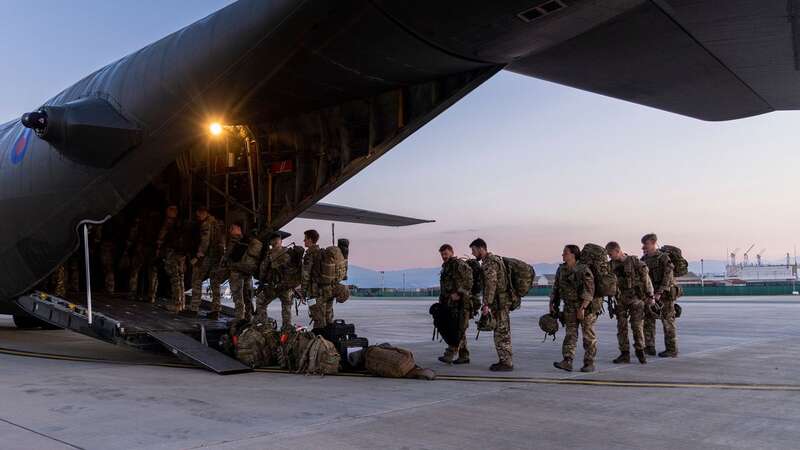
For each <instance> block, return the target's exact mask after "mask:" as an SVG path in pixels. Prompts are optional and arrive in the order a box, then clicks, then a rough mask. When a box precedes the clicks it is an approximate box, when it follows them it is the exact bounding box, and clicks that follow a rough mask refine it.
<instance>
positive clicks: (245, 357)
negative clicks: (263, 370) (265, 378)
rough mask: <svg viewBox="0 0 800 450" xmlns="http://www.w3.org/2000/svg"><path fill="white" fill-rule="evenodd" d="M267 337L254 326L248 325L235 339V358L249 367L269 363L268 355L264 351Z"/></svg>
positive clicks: (263, 365)
mask: <svg viewBox="0 0 800 450" xmlns="http://www.w3.org/2000/svg"><path fill="white" fill-rule="evenodd" d="M266 349H267V338H266V336H264V333H261V331H260V330H258V329H257V328H256V327H248V328H245V329H244V331H242V332H241V333H240V334H239V336H238V337H237V340H236V359H238V360H239V361H241V363H242V364H244V365H246V366H250V367H265V366H267V365H269V359H270V355H269V354H268V353H267V351H266Z"/></svg>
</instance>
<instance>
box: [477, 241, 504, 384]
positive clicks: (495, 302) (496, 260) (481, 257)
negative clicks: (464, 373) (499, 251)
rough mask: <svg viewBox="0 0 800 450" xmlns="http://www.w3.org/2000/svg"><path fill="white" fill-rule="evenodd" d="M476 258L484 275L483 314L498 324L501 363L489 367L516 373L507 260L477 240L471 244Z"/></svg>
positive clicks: (495, 340)
mask: <svg viewBox="0 0 800 450" xmlns="http://www.w3.org/2000/svg"><path fill="white" fill-rule="evenodd" d="M469 247H470V250H472V256H474V257H475V258H476V259H477V260H478V261H480V262H481V271H482V272H483V302H482V306H481V313H482V314H483V315H487V314H491V315H492V316H494V319H495V321H496V323H497V325H496V327H495V330H494V347H495V350H497V357H498V359H499V361H498V362H497V363H495V364H492V365H491V366H489V370H491V371H492V372H510V371H512V370H514V361H513V357H512V356H513V355H512V351H511V319H510V317H509V310H510V308H511V295H510V293H509V291H508V276H507V274H506V267H505V264H503V259H502V258H500V257H499V256H497V255H493V254H491V253H489V251H488V250H487V248H486V241H484V240H483V239H481V238H478V239H475V240H474V241H472V243H470V244H469Z"/></svg>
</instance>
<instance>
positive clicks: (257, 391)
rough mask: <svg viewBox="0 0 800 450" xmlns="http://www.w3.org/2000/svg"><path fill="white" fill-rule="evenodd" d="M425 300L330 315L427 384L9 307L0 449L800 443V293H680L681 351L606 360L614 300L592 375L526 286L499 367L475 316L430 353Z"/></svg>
mask: <svg viewBox="0 0 800 450" xmlns="http://www.w3.org/2000/svg"><path fill="white" fill-rule="evenodd" d="M430 303H432V299H375V300H372V299H370V300H368V299H351V300H350V301H349V302H347V303H345V304H343V305H336V316H337V318H342V319H345V320H347V321H348V322H353V323H355V324H356V328H357V332H358V334H359V335H361V336H366V337H368V338H369V339H370V342H371V343H374V344H378V343H381V342H391V343H393V344H395V345H399V346H402V347H406V348H409V349H411V350H413V351H414V353H415V355H416V358H417V363H418V364H420V365H422V366H425V367H430V368H432V369H434V370H436V371H437V373H438V374H439V375H440V376H441V378H440V379H439V380H436V381H432V382H428V381H418V380H392V379H380V378H372V377H363V376H333V377H330V376H329V377H324V378H321V377H311V376H301V375H289V374H278V373H264V372H257V373H250V374H242V375H231V376H226V377H223V376H219V375H215V374H213V373H210V372H206V371H203V370H200V369H190V368H180V367H167V366H156V365H152V364H156V363H169V362H172V361H173V360H171V359H170V358H168V357H161V356H155V355H150V354H146V353H141V352H137V351H134V350H129V349H125V348H121V347H115V346H112V345H108V344H104V343H101V342H99V341H94V340H92V339H90V338H87V337H84V336H81V335H77V334H73V333H70V332H66V331H19V330H16V329H14V328H13V325H12V322H11V321H10V319H9V318H8V317H7V316H0V349H2V351H0V449H75V448H87V449H129V448H148V449H185V448H211V449H267V448H269V449H273V448H274V449H311V448H314V449H316V448H325V449H340V448H341V449H344V448H363V449H374V448H382V449H450V448H453V449H456V448H458V449H473V448H474V449H495V448H542V449H550V448H553V449H555V448H559V449H563V448H587V449H623V448H624V449H630V448H643V449H644V448H647V449H670V450H679V449H696V448H704V449H728V448H734V449H760V448H769V449H775V448H786V449H796V448H800V424H798V421H797V418H798V416H799V415H800V381H798V377H797V374H798V373H800V360H798V358H797V355H798V354H800V339H798V338H800V327H798V326H797V325H796V323H797V320H798V319H800V298H798V297H748V298H731V297H726V298H707V297H705V298H687V299H682V305H683V307H684V316H683V317H682V318H680V319H679V320H678V333H679V349H680V357H678V358H676V359H672V358H668V359H659V358H657V357H652V358H651V359H650V360H649V362H648V364H647V365H639V364H638V363H634V364H626V365H621V366H618V365H614V364H611V362H610V361H611V360H612V359H613V358H614V357H615V356H616V355H617V353H618V351H617V346H616V327H615V321H612V320H609V318H608V316H607V315H605V316H604V317H603V318H601V319H600V320H599V321H598V327H597V329H598V336H599V351H598V362H597V367H598V371H597V372H595V373H591V374H582V373H580V372H573V373H567V372H562V371H558V370H556V369H554V368H553V367H552V362H553V361H558V360H560V359H561V354H560V348H561V339H562V338H563V331H559V333H558V341H557V342H553V341H552V340H547V341H545V342H543V341H542V338H543V333H542V332H541V331H540V330H539V328H538V326H537V319H538V316H539V315H540V314H542V313H544V311H545V309H546V304H545V303H544V301H543V300H542V299H528V300H526V302H525V303H524V305H523V307H522V309H521V310H520V311H517V312H514V313H512V316H511V323H512V325H511V326H512V330H513V343H514V364H515V371H514V372H511V373H503V374H502V375H499V376H498V375H497V374H495V373H492V372H489V371H488V370H487V368H488V366H489V364H491V363H493V362H495V361H496V355H495V353H494V347H493V345H492V339H491V336H490V335H489V333H482V334H481V336H480V338H479V339H478V340H477V341H475V329H474V327H473V328H471V329H470V331H469V346H470V349H471V351H472V363H471V364H469V365H467V366H445V365H443V364H441V363H439V362H438V361H437V360H436V358H437V356H439V355H441V353H442V350H443V349H444V344H443V343H440V342H438V341H436V342H434V341H431V335H432V325H431V320H430V316H429V315H428V313H427V311H428V306H429V305H430ZM277 308H278V306H277V305H276V304H275V303H273V305H271V308H270V313H271V314H272V316H279V311H278V309H277ZM306 314H307V313H306V311H304V310H303V309H301V315H303V316H305V315H306ZM659 327H660V326H659ZM662 336H663V335H662V334H661V330H660V329H659V334H658V347H659V350H663V343H662ZM13 350H19V351H23V352H43V353H50V354H57V355H68V356H71V357H92V358H100V359H106V360H114V361H118V362H117V363H113V364H111V363H104V362H85V361H74V360H59V359H47V358H38V357H30V356H20V355H19V354H15V352H14V351H13ZM581 358H582V350H581V349H579V350H578V356H577V361H580V360H581ZM501 377H506V378H501Z"/></svg>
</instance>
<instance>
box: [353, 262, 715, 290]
mask: <svg viewBox="0 0 800 450" xmlns="http://www.w3.org/2000/svg"><path fill="white" fill-rule="evenodd" d="M533 268H534V269H535V270H536V274H537V275H552V274H555V273H556V269H557V268H558V264H557V263H534V264H533ZM440 269H441V268H439V267H421V268H420V267H418V268H413V269H403V270H386V271H384V272H383V274H382V275H381V272H380V271H378V270H373V269H368V268H366V267H360V266H354V265H351V266H350V267H349V269H348V280H347V284H352V285H356V286H358V287H361V288H379V287H386V288H393V289H402V288H403V287H405V288H406V289H419V288H429V287H434V286H438V285H439V271H440ZM704 269H705V273H706V274H723V273H725V261H721V260H707V261H705V262H704ZM689 271H690V272H694V273H696V274H699V273H700V261H691V262H689ZM404 276H405V284H404V280H403V278H404Z"/></svg>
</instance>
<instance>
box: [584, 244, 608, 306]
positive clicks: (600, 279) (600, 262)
mask: <svg viewBox="0 0 800 450" xmlns="http://www.w3.org/2000/svg"><path fill="white" fill-rule="evenodd" d="M580 262H581V263H583V264H585V265H586V266H588V267H589V269H591V271H592V275H593V276H594V296H595V298H599V297H607V296H609V295H617V276H616V275H614V272H613V271H612V270H611V264H610V263H609V262H608V253H606V249H605V248H604V247H602V246H600V245H597V244H586V245H584V246H583V250H581V256H580Z"/></svg>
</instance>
